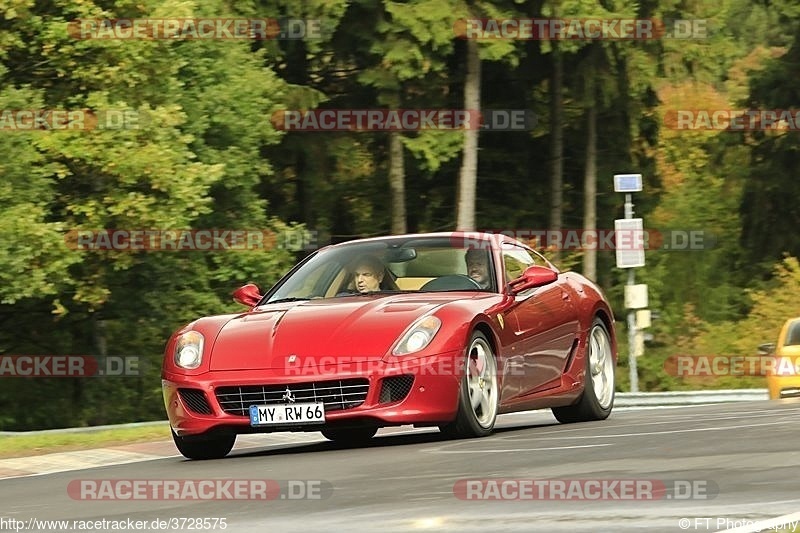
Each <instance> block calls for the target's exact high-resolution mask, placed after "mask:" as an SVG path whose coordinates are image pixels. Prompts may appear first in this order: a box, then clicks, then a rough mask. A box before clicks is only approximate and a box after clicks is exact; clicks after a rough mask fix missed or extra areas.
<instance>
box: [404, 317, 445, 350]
mask: <svg viewBox="0 0 800 533" xmlns="http://www.w3.org/2000/svg"><path fill="white" fill-rule="evenodd" d="M441 326H442V321H441V320H440V319H439V318H437V317H435V316H433V315H429V316H425V317H422V318H420V319H419V320H417V321H416V322H414V323H413V324H412V325H411V327H410V328H408V329H407V330H406V332H405V333H404V334H403V336H402V337H401V338H400V341H399V342H398V343H397V345H396V346H395V348H394V350H392V354H393V355H406V354H409V353H414V352H418V351H420V350H422V349H424V348H425V347H426V346H428V344H430V343H431V341H432V340H433V337H434V336H435V335H436V332H437V331H439V328H440V327H441Z"/></svg>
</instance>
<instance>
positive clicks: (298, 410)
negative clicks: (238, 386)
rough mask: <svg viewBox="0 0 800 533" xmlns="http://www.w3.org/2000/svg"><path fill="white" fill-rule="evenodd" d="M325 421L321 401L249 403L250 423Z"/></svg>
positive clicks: (323, 405)
mask: <svg viewBox="0 0 800 533" xmlns="http://www.w3.org/2000/svg"><path fill="white" fill-rule="evenodd" d="M324 422H325V404H323V403H287V404H271V405H251V406H250V425H251V426H270V425H274V424H322V423H324Z"/></svg>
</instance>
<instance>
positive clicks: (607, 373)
mask: <svg viewBox="0 0 800 533" xmlns="http://www.w3.org/2000/svg"><path fill="white" fill-rule="evenodd" d="M586 343H587V346H586V357H585V359H586V374H585V375H584V381H585V384H584V388H583V393H582V394H581V397H580V399H579V400H578V401H577V402H576V403H574V404H572V405H568V406H566V407H554V408H553V414H554V415H555V417H556V419H557V420H558V421H559V422H561V423H562V424H570V423H573V422H589V421H591V420H605V419H606V418H608V415H610V414H611V409H612V408H613V407H614V371H615V368H614V354H613V353H612V350H611V336H610V335H609V334H608V329H606V326H605V324H603V321H602V320H600V319H599V318H597V317H595V319H594V321H593V322H592V328H591V329H590V330H589V336H588V338H587V340H586Z"/></svg>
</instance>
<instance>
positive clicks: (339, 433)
mask: <svg viewBox="0 0 800 533" xmlns="http://www.w3.org/2000/svg"><path fill="white" fill-rule="evenodd" d="M377 432H378V428H369V427H367V428H350V429H346V428H343V429H323V430H322V436H323V437H325V438H326V439H328V440H332V441H335V442H339V443H342V444H364V443H367V442H369V440H370V439H371V438H372V437H374V436H375V433H377Z"/></svg>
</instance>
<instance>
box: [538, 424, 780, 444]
mask: <svg viewBox="0 0 800 533" xmlns="http://www.w3.org/2000/svg"><path fill="white" fill-rule="evenodd" d="M780 425H786V422H767V423H765V424H742V425H739V426H725V427H707V428H692V429H671V430H665V431H643V432H641V433H616V434H614V435H571V436H568V437H542V438H541V440H566V439H615V438H617V437H644V436H648V435H669V434H672V433H694V432H697V431H728V430H731V429H744V428H757V427H763V426H780Z"/></svg>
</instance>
